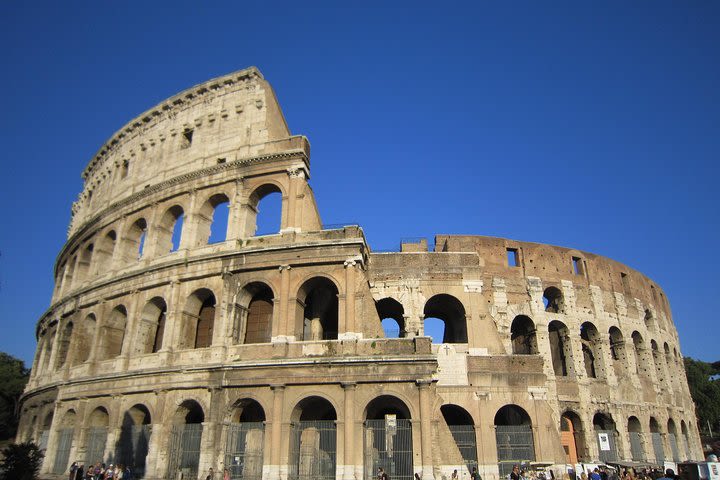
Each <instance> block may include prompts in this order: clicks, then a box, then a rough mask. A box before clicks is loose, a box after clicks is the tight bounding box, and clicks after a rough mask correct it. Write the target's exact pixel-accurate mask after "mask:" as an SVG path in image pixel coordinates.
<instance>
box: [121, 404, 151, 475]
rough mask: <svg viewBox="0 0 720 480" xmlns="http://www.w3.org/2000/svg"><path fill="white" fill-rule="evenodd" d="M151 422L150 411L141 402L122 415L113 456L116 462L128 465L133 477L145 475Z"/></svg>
mask: <svg viewBox="0 0 720 480" xmlns="http://www.w3.org/2000/svg"><path fill="white" fill-rule="evenodd" d="M151 423H152V422H151V421H150V412H149V411H148V409H147V407H146V406H145V405H142V404H136V405H134V406H133V407H132V408H130V409H129V410H128V411H126V412H125V414H124V415H123V420H122V427H121V428H120V439H119V440H118V442H117V447H116V452H115V458H116V460H117V463H119V464H122V465H127V466H129V467H130V469H131V471H132V472H133V474H134V475H135V478H143V477H144V476H145V466H146V458H147V454H148V447H149V445H150V435H151V434H152V427H151Z"/></svg>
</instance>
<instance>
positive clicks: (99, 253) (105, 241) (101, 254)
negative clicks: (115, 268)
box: [93, 230, 117, 275]
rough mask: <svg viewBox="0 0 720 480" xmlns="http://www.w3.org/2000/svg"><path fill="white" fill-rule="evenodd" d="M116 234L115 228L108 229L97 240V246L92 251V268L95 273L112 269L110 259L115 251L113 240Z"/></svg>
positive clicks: (115, 238)
mask: <svg viewBox="0 0 720 480" xmlns="http://www.w3.org/2000/svg"><path fill="white" fill-rule="evenodd" d="M116 240H117V234H116V233H115V230H110V231H109V232H107V233H106V234H105V236H104V237H103V238H102V239H101V240H100V241H99V242H98V244H97V248H95V250H94V252H93V257H94V258H93V263H94V265H93V270H94V272H95V274H96V275H99V274H103V273H105V272H106V271H108V270H111V269H112V259H113V255H114V253H115V243H116V242H115V241H116Z"/></svg>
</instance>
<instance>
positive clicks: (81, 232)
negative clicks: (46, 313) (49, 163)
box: [54, 150, 309, 276]
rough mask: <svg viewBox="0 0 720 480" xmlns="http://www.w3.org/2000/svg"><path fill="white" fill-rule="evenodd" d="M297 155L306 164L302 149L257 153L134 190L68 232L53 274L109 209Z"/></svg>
mask: <svg viewBox="0 0 720 480" xmlns="http://www.w3.org/2000/svg"><path fill="white" fill-rule="evenodd" d="M298 157H299V158H301V159H302V160H303V162H304V163H305V165H307V164H308V162H309V159H308V156H307V154H306V153H305V151H304V150H290V151H285V152H280V153H272V154H267V155H258V156H253V157H249V158H244V159H238V160H234V161H232V162H227V163H221V164H218V165H213V166H211V167H206V168H203V169H200V170H196V171H194V172H191V173H186V174H183V175H178V176H177V177H173V178H171V179H169V180H165V181H164V182H160V183H157V184H155V185H152V186H150V187H148V188H145V189H143V190H140V191H138V192H135V193H133V194H132V195H130V196H129V197H126V198H123V199H122V200H119V201H117V202H115V203H112V204H111V205H108V206H107V207H105V208H104V209H102V210H100V211H99V212H98V213H96V214H95V215H94V216H92V217H91V218H90V219H89V220H86V221H85V222H84V223H83V224H82V225H80V226H78V227H76V228H74V230H75V232H74V233H72V234H70V236H69V237H68V240H67V242H65V245H63V248H62V249H61V250H60V253H59V254H58V256H57V258H56V260H55V268H54V274H55V276H57V269H58V265H59V263H60V259H62V258H63V256H64V255H65V253H66V252H67V251H68V249H69V248H70V246H71V245H74V242H75V240H77V239H78V238H79V237H83V236H85V235H87V234H88V230H90V228H91V227H93V226H94V225H95V224H96V223H97V222H98V221H99V220H100V219H101V218H103V217H104V216H105V215H107V213H108V212H110V211H113V210H117V209H119V208H122V207H125V206H127V205H131V204H132V203H134V202H137V201H139V200H141V199H143V198H146V197H148V196H150V195H153V194H155V193H157V192H160V191H162V190H165V189H168V188H171V187H174V186H176V185H181V184H183V183H185V182H188V181H190V180H196V179H199V178H202V177H207V176H210V175H214V174H216V173H221V172H223V171H226V170H232V169H238V168H243V167H248V166H252V165H257V164H260V163H264V162H267V161H271V160H277V159H293V158H298ZM71 225H72V222H71ZM68 233H70V232H68Z"/></svg>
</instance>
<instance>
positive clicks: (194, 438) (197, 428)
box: [167, 400, 205, 479]
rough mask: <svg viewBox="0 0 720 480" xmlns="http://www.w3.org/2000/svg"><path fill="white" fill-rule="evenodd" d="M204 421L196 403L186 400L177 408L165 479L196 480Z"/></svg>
mask: <svg viewBox="0 0 720 480" xmlns="http://www.w3.org/2000/svg"><path fill="white" fill-rule="evenodd" d="M204 421H205V413H204V412H203V410H202V407H201V406H200V404H198V403H197V402H196V401H194V400H186V401H184V402H183V403H181V404H180V407H178V409H177V411H176V412H175V416H174V417H173V426H172V430H171V431H170V446H169V449H170V451H169V453H170V462H169V464H168V475H167V478H183V479H185V478H189V479H195V478H198V470H199V466H200V443H201V441H202V434H203V425H202V424H203V422H204Z"/></svg>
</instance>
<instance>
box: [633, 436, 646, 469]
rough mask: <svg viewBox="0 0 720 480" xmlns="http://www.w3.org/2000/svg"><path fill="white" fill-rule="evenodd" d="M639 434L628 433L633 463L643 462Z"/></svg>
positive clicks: (643, 456)
mask: <svg viewBox="0 0 720 480" xmlns="http://www.w3.org/2000/svg"><path fill="white" fill-rule="evenodd" d="M641 435H642V434H641V433H640V432H630V454H631V455H632V460H633V461H634V462H642V461H644V460H645V453H644V449H643V443H642V437H641Z"/></svg>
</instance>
